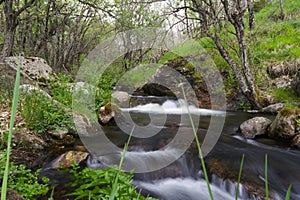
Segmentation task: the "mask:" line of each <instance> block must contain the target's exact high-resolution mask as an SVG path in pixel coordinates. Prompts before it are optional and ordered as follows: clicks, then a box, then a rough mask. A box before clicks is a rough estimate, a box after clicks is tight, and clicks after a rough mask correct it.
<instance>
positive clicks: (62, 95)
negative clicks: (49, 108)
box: [49, 73, 72, 108]
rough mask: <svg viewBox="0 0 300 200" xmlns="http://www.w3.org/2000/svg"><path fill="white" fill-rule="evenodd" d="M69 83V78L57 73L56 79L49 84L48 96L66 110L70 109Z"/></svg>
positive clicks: (70, 80) (70, 94) (70, 93)
mask: <svg viewBox="0 0 300 200" xmlns="http://www.w3.org/2000/svg"><path fill="white" fill-rule="evenodd" d="M71 82H72V79H71V77H70V76H68V75H66V74H63V73H58V74H57V79H52V80H51V81H50V84H49V87H50V88H49V89H50V91H49V94H50V95H51V96H52V98H53V99H54V100H56V101H58V102H60V103H62V104H64V105H65V106H67V107H68V108H71V107H72V92H71Z"/></svg>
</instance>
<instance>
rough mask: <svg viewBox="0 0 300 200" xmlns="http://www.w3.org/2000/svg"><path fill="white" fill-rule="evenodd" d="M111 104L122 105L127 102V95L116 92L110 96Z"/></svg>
mask: <svg viewBox="0 0 300 200" xmlns="http://www.w3.org/2000/svg"><path fill="white" fill-rule="evenodd" d="M111 97H112V99H113V102H115V103H124V102H127V101H128V100H129V98H130V97H129V94H128V93H127V92H123V91H116V92H114V93H113V94H112V95H111Z"/></svg>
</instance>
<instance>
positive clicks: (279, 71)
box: [268, 60, 298, 78]
mask: <svg viewBox="0 0 300 200" xmlns="http://www.w3.org/2000/svg"><path fill="white" fill-rule="evenodd" d="M297 64H298V60H295V61H290V62H288V63H285V62H283V61H282V62H281V63H279V64H276V65H272V66H271V67H269V68H268V73H269V75H270V76H271V77H272V78H278V77H281V76H283V75H293V74H295V73H296V72H297Z"/></svg>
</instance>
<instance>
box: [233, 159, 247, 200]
mask: <svg viewBox="0 0 300 200" xmlns="http://www.w3.org/2000/svg"><path fill="white" fill-rule="evenodd" d="M244 160H245V154H243V156H242V160H241V164H240V170H239V176H238V181H237V186H236V189H235V192H236V193H235V199H236V200H238V197H239V185H240V182H241V176H242V171H243V165H244Z"/></svg>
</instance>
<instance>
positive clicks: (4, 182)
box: [1, 57, 21, 200]
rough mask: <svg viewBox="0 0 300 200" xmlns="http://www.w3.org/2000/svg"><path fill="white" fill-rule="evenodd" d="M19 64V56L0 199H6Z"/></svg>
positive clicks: (18, 82)
mask: <svg viewBox="0 0 300 200" xmlns="http://www.w3.org/2000/svg"><path fill="white" fill-rule="evenodd" d="M20 66H21V60H20V57H19V62H18V69H17V75H16V80H15V87H14V95H13V102H12V111H11V118H10V124H9V133H8V139H7V149H6V162H5V171H4V175H3V180H2V189H1V200H6V193H7V180H8V174H9V158H10V152H11V139H12V131H13V127H14V122H15V118H16V113H17V104H18V97H19V86H20Z"/></svg>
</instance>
